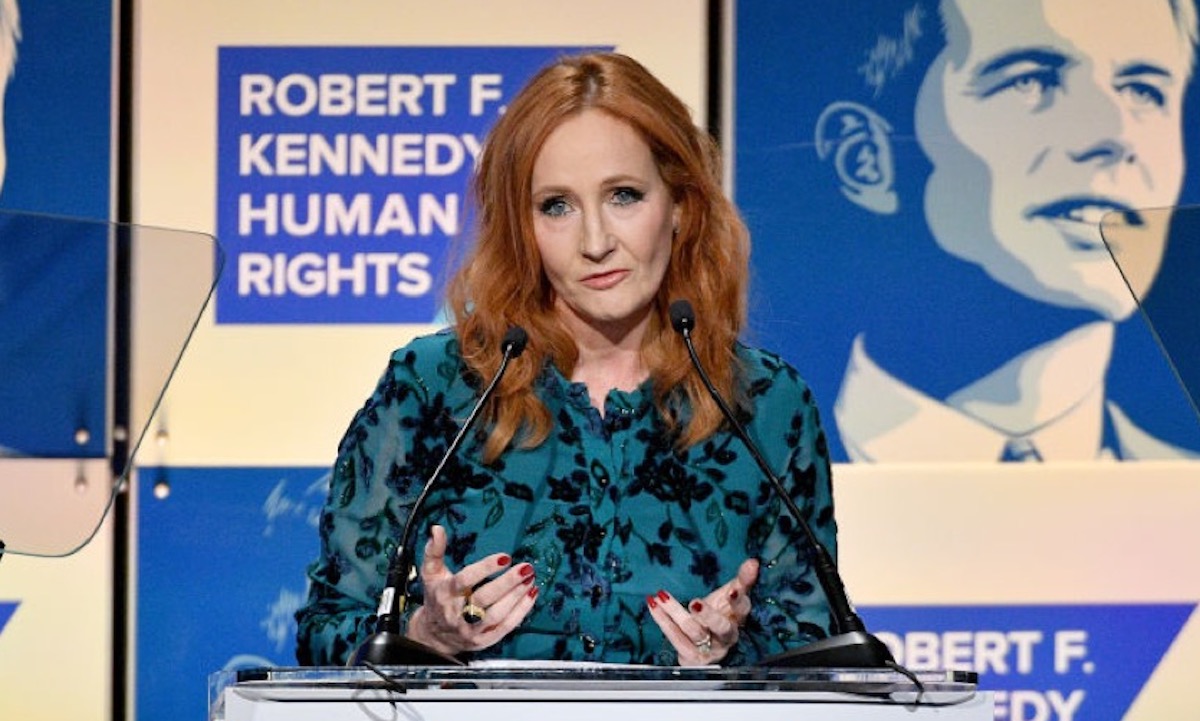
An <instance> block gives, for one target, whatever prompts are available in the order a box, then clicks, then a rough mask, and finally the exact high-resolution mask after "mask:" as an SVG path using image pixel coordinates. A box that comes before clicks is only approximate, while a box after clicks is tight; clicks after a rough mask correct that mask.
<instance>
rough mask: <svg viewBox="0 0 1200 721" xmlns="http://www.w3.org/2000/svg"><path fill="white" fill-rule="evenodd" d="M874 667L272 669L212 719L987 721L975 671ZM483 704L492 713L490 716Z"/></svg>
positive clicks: (240, 679)
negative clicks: (912, 672)
mask: <svg viewBox="0 0 1200 721" xmlns="http://www.w3.org/2000/svg"><path fill="white" fill-rule="evenodd" d="M916 676H917V678H918V679H919V680H920V682H921V684H922V685H923V687H924V688H923V690H922V691H920V692H918V691H917V689H916V687H915V686H914V684H913V682H912V681H911V680H910V679H908V678H907V677H905V676H904V675H902V674H900V673H898V672H894V671H890V670H886V669H880V670H874V669H868V670H863V669H768V668H755V667H746V668H731V669H723V668H715V667H708V668H678V667H642V666H609V665H564V664H549V663H547V664H538V665H524V666H515V665H514V666H473V667H465V668H456V667H415V666H403V667H385V668H378V672H376V671H373V670H370V669H366V668H267V669H250V670H235V671H222V672H218V673H215V674H213V675H212V676H211V677H210V683H209V721H251V720H253V721H316V720H317V719H320V721H350V720H351V719H354V720H356V721H366V720H368V719H371V720H378V719H425V720H428V721H451V720H457V719H463V720H466V719H470V721H479V719H481V718H492V719H495V718H503V719H507V718H520V719H522V720H523V721H540V720H541V719H547V720H548V719H555V720H558V719H563V718H570V719H572V720H573V721H579V720H587V719H597V720H600V719H603V720H604V721H612V719H614V718H621V719H622V721H634V720H635V719H648V720H653V721H661V720H662V719H673V718H687V719H688V721H706V720H707V719H729V718H748V717H749V715H751V714H752V715H753V717H754V719H755V721H775V720H776V719H779V720H782V719H788V720H789V721H804V720H805V719H822V720H823V721H837V720H839V719H846V720H849V719H854V720H855V721H886V720H887V719H907V720H909V721H912V720H913V719H917V720H919V719H950V720H960V719H961V720H962V721H992V720H993V714H994V699H993V695H992V693H991V692H984V691H979V690H978V688H977V677H976V674H974V673H973V672H965V671H936V672H932V671H931V672H919V673H917V674H916ZM481 704H488V708H487V710H486V711H485V709H484V708H482V707H481Z"/></svg>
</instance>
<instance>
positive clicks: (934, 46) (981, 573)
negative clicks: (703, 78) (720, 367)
mask: <svg viewBox="0 0 1200 721" xmlns="http://www.w3.org/2000/svg"><path fill="white" fill-rule="evenodd" d="M735 18H736V23H735V27H736V31H735V41H736V42H735V45H734V48H733V55H732V58H733V64H734V67H735V72H734V78H735V85H734V99H735V101H734V104H733V107H732V112H731V116H732V118H733V128H734V132H733V139H734V144H733V148H732V155H733V157H734V159H735V160H734V195H735V198H736V200H737V202H738V203H739V205H740V207H741V208H742V209H743V211H744V212H745V215H746V219H747V222H748V224H749V226H750V230H751V233H752V236H753V257H752V266H753V271H754V281H755V285H754V293H753V299H752V307H751V324H752V326H753V333H752V339H753V340H755V341H757V342H759V343H761V344H763V345H766V346H768V347H772V348H775V349H777V350H779V351H780V352H781V353H782V354H783V355H784V356H785V357H786V358H787V359H788V360H790V361H791V362H793V363H794V364H795V365H796V366H797V367H798V368H799V369H800V372H801V374H802V375H804V376H805V377H806V378H807V379H808V380H809V381H810V382H811V383H812V385H813V387H814V389H815V392H816V394H817V397H818V399H819V400H820V402H821V408H822V416H823V420H824V422H825V426H826V429H827V431H828V433H829V435H830V446H831V449H832V451H833V453H834V456H835V459H836V460H837V461H839V464H838V465H837V466H836V469H835V476H836V480H835V487H836V493H837V502H838V508H837V512H838V516H839V521H840V525H841V530H842V535H841V538H842V542H843V546H842V550H843V554H844V555H843V560H844V562H845V564H846V566H845V567H846V572H847V574H848V576H849V584H848V585H849V587H850V590H851V592H852V593H853V594H854V595H855V598H856V599H857V600H858V601H859V602H860V603H862V604H864V605H866V606H867V608H866V609H865V611H864V616H865V617H866V619H867V620H868V622H869V623H873V624H876V625H878V627H879V628H881V629H884V630H886V637H887V638H888V640H889V641H890V642H892V643H893V644H894V645H896V646H897V650H898V651H901V652H903V654H902V655H904V656H905V657H906V658H907V660H908V661H910V662H911V661H914V660H916V661H919V662H920V663H926V662H933V663H935V664H937V665H958V664H959V663H962V664H965V665H968V666H974V667H975V668H977V670H979V671H980V672H981V673H983V674H984V684H985V685H987V686H990V687H992V688H996V689H1000V690H1003V691H1004V692H1005V694H1004V695H1003V696H1002V703H1001V705H1000V708H999V709H998V713H997V717H998V718H1007V719H1015V718H1022V719H1034V718H1037V719H1067V718H1086V719H1122V718H1124V719H1156V718H1186V717H1187V716H1189V715H1191V714H1192V713H1193V712H1192V711H1191V706H1192V704H1191V702H1190V698H1191V693H1192V689H1191V688H1190V683H1189V682H1188V681H1186V680H1185V679H1186V678H1188V676H1189V672H1194V669H1195V666H1194V665H1192V664H1194V663H1195V659H1196V658H1197V655H1200V645H1198V641H1197V632H1196V624H1195V621H1194V620H1192V618H1193V616H1194V613H1193V610H1194V608H1195V605H1196V603H1197V599H1198V597H1200V596H1198V594H1200V589H1198V588H1197V587H1196V585H1195V581H1196V574H1195V573H1191V572H1189V571H1187V570H1185V569H1187V568H1189V567H1190V566H1189V562H1188V561H1187V560H1186V558H1185V557H1184V554H1185V553H1186V552H1185V551H1183V550H1182V549H1184V548H1190V547H1191V546H1192V545H1193V544H1194V542H1195V541H1194V539H1193V538H1191V534H1192V532H1191V531H1188V530H1187V529H1188V526H1189V524H1190V523H1191V521H1190V520H1187V519H1190V518H1195V517H1196V515H1195V514H1196V512H1197V511H1198V510H1200V498H1198V495H1197V494H1198V493H1200V485H1198V484H1197V481H1196V465H1195V460H1193V459H1194V458H1195V457H1196V452H1197V451H1198V450H1200V422H1198V421H1197V417H1196V414H1195V411H1194V409H1193V407H1192V406H1191V404H1190V403H1189V402H1188V399H1187V396H1186V395H1185V394H1184V392H1183V390H1182V388H1181V387H1180V385H1179V383H1178V382H1177V379H1176V378H1175V377H1174V376H1173V374H1172V371H1171V367H1170V364H1169V363H1168V361H1167V359H1166V356H1164V354H1163V352H1162V349H1161V348H1160V347H1159V346H1158V345H1157V344H1156V342H1155V338H1154V335H1153V333H1152V332H1151V330H1150V327H1149V326H1148V325H1147V323H1146V319H1145V318H1144V317H1143V316H1142V315H1140V314H1139V313H1138V308H1137V303H1136V302H1135V296H1134V293H1133V292H1132V291H1131V288H1130V287H1128V286H1127V285H1126V283H1125V281H1124V279H1123V278H1122V277H1121V274H1120V273H1119V272H1118V270H1117V266H1116V265H1115V264H1114V263H1113V259H1112V256H1111V255H1110V253H1109V250H1108V248H1106V247H1105V245H1104V243H1103V240H1102V237H1101V235H1100V223H1101V220H1104V221H1105V222H1106V223H1113V224H1115V225H1117V226H1119V227H1120V228H1121V229H1122V231H1123V233H1124V234H1125V237H1127V238H1133V239H1135V241H1136V243H1137V244H1138V245H1139V247H1141V248H1142V249H1147V248H1148V249H1150V251H1151V252H1150V253H1149V255H1150V256H1151V257H1152V258H1153V259H1154V260H1155V261H1157V262H1160V263H1161V266H1160V267H1161V269H1162V271H1161V273H1160V274H1159V277H1157V278H1155V277H1154V275H1155V274H1154V273H1150V274H1148V276H1147V277H1145V278H1143V279H1141V280H1142V282H1141V283H1140V284H1135V285H1136V287H1135V290H1136V292H1137V293H1138V295H1139V296H1149V297H1150V298H1151V299H1157V300H1156V302H1154V303H1153V304H1152V306H1151V307H1153V308H1154V309H1155V310H1154V313H1155V318H1156V319H1158V318H1160V317H1164V316H1163V315H1161V314H1165V317H1168V318H1172V319H1188V318H1190V319H1191V324H1192V325H1193V326H1194V325H1195V319H1196V309H1195V303H1194V293H1191V294H1188V293H1178V292H1177V288H1178V285H1177V283H1179V282H1180V280H1181V279H1183V280H1184V281H1185V282H1188V283H1190V282H1191V281H1190V279H1191V278H1194V277H1195V276H1196V274H1197V270H1198V269H1197V267H1196V264H1195V262H1194V261H1193V259H1192V256H1194V255H1195V254H1194V252H1190V248H1189V246H1191V245H1193V244H1194V243H1193V241H1194V238H1192V237H1189V236H1190V235H1194V233H1190V234H1189V233H1188V232H1187V228H1186V227H1183V226H1182V224H1180V223H1171V222H1165V220H1167V219H1169V216H1167V215H1165V214H1159V213H1150V212H1146V209H1149V208H1159V207H1164V206H1172V205H1175V204H1179V203H1195V202H1196V200H1197V199H1198V197H1200V194H1198V193H1197V188H1198V187H1200V186H1198V185H1197V179H1198V178H1200V173H1198V172H1197V170H1198V168H1200V164H1198V163H1197V162H1196V160H1197V147H1198V143H1197V141H1198V140H1200V137H1196V135H1197V134H1196V131H1197V129H1200V112H1197V106H1196V102H1197V98H1198V97H1200V92H1197V91H1196V89H1195V88H1194V84H1195V83H1194V77H1193V72H1192V60H1193V57H1194V53H1195V47H1194V40H1195V22H1196V20H1195V7H1194V3H1193V2H1191V0H1187V1H1186V2H1182V3H1168V2H1165V1H1162V2H1158V1H1157V0H1155V1H1152V2H1142V1H1140V0H1139V1H1137V2H1133V1H1129V2H1124V1H1120V0H1114V1H1113V2H1106V3H1101V4H1096V3H1072V2H1062V1H1060V0H1021V1H1020V2H1005V3H987V2H974V1H973V0H948V1H946V2H934V1H933V0H910V1H908V2H901V3H881V2H872V1H870V0H863V1H859V0H811V1H809V2H803V3H796V2H786V1H784V0H778V1H771V0H767V1H761V2H750V1H747V2H740V3H736V5H735ZM1116 252H1117V254H1118V257H1121V249H1120V248H1119V247H1118V248H1116ZM1185 287H1188V288H1190V287H1192V286H1191V285H1186V286H1185ZM1167 299H1175V301H1174V303H1173V304H1172V303H1171V302H1169V301H1168V300H1167ZM1197 350H1200V348H1195V347H1194V346H1193V347H1191V348H1189V347H1184V348H1181V349H1176V351H1177V352H1179V353H1181V354H1184V355H1185V356H1187V355H1194V354H1196V352H1197ZM1010 441H1013V442H1011V443H1010ZM1021 456H1024V457H1025V458H1029V459H1033V460H1038V459H1040V460H1044V461H1046V463H1030V464H1012V463H1000V461H1001V460H1015V459H1017V458H1018V457H1021ZM1118 461H1121V462H1118ZM1023 644H1024V645H1023ZM1192 675H1194V673H1193V674H1192Z"/></svg>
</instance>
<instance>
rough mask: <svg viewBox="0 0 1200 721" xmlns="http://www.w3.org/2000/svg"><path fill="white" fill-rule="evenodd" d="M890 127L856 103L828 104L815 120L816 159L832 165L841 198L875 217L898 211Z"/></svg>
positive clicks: (871, 111)
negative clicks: (844, 197) (842, 196)
mask: <svg viewBox="0 0 1200 721" xmlns="http://www.w3.org/2000/svg"><path fill="white" fill-rule="evenodd" d="M891 133H892V126H891V124H890V123H888V121H887V120H885V119H884V118H883V117H882V116H880V115H879V114H878V113H876V112H875V111H874V110H872V109H871V108H868V107H867V106H865V105H859V104H858V103H852V102H848V101H839V102H835V103H831V104H830V105H828V106H827V107H826V108H825V109H824V110H823V111H821V116H820V117H819V118H817V126H816V129H815V130H814V133H813V134H814V140H815V143H816V149H817V157H818V158H820V159H821V160H822V161H830V162H831V163H832V164H833V171H834V175H835V177H836V179H837V183H838V187H839V189H840V190H841V191H842V195H844V196H846V199H847V200H849V201H850V202H852V203H854V204H855V205H858V206H859V207H861V208H863V209H865V210H869V211H871V212H872V213H877V214H879V215H892V214H893V213H895V212H896V210H897V209H898V208H899V205H900V201H899V198H898V196H897V195H896V189H895V187H894V183H895V180H896V167H895V163H894V162H893V160H892V139H891Z"/></svg>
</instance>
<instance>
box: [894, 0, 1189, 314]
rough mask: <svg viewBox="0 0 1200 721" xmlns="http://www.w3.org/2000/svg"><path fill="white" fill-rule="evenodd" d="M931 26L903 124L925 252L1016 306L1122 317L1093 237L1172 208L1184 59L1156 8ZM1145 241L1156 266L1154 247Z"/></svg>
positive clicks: (1115, 283) (1181, 43)
mask: <svg viewBox="0 0 1200 721" xmlns="http://www.w3.org/2000/svg"><path fill="white" fill-rule="evenodd" d="M942 14H943V19H944V21H945V27H946V47H945V49H944V50H943V51H942V53H941V54H940V55H939V56H938V57H937V59H936V60H935V61H934V63H933V65H932V66H931V67H930V69H929V72H928V74H927V75H926V77H925V80H924V82H923V84H922V87H921V90H920V94H919V96H918V98H917V111H916V128H917V137H918V140H919V142H920V143H921V147H922V149H923V150H924V152H925V153H926V155H928V157H929V158H930V160H931V162H932V164H933V172H932V174H931V176H930V179H929V182H928V185H927V186H926V191H925V212H926V216H927V218H928V222H929V225H930V228H931V229H932V231H933V234H934V237H935V238H936V240H937V243H938V244H939V245H940V246H941V247H942V248H943V249H944V250H946V251H947V252H949V253H951V254H952V255H955V256H957V257H959V258H962V259H964V260H966V261H969V262H972V263H976V264H978V265H979V266H981V267H982V268H983V269H984V270H985V271H986V272H987V273H988V275H990V276H991V277H992V278H993V279H995V280H996V281H998V282H1000V283H1003V284H1004V285H1006V286H1008V287H1009V288H1012V289H1013V290H1015V291H1017V292H1019V293H1021V294H1023V295H1025V296H1027V297H1029V298H1032V299H1035V300H1039V301H1043V302H1046V303H1050V304H1054V305H1057V306H1061V307H1066V308H1082V309H1091V310H1094V311H1095V312H1097V313H1098V314H1099V315H1100V316H1102V317H1105V318H1111V319H1121V318H1124V317H1126V316H1128V315H1129V313H1131V312H1132V310H1133V309H1134V303H1133V299H1132V297H1131V296H1130V293H1129V291H1128V289H1127V288H1126V287H1125V285H1124V283H1123V281H1122V280H1121V277H1120V275H1119V273H1118V272H1117V271H1116V269H1115V268H1114V267H1113V264H1112V259H1111V257H1110V256H1109V254H1108V251H1107V249H1106V248H1105V246H1104V243H1103V241H1102V240H1101V237H1100V232H1099V226H1100V221H1101V218H1102V217H1104V216H1105V215H1106V214H1107V213H1111V212H1114V211H1116V212H1119V213H1123V214H1124V217H1126V218H1128V219H1129V220H1130V221H1131V222H1132V223H1134V224H1135V225H1136V224H1137V223H1138V222H1139V220H1140V219H1141V218H1142V216H1141V215H1140V214H1138V213H1136V212H1135V211H1136V210H1138V209H1146V208H1160V207H1165V206H1170V205H1172V204H1173V203H1174V202H1175V201H1176V199H1177V197H1178V195H1179V190H1180V186H1181V184H1182V182H1183V137H1182V127H1181V121H1182V106H1183V90H1184V85H1185V82H1186V80H1187V77H1188V75H1189V69H1190V63H1191V48H1190V45H1189V43H1188V41H1187V40H1186V36H1185V34H1183V33H1182V32H1181V31H1180V29H1179V26H1178V25H1177V21H1176V19H1175V17H1174V15H1173V14H1172V11H1171V8H1170V4H1169V3H1168V2H1166V0H1154V1H1148V0H1005V2H1002V3H1001V2H995V1H994V0H946V2H944V3H943V7H942ZM1110 217H1112V216H1110ZM1144 235H1145V236H1147V237H1146V238H1144V242H1148V243H1153V244H1156V251H1155V252H1156V253H1157V255H1158V256H1161V254H1162V251H1163V249H1164V246H1165V232H1163V231H1161V229H1159V228H1158V227H1157V226H1156V227H1155V229H1154V230H1153V231H1150V230H1147V232H1146V233H1144Z"/></svg>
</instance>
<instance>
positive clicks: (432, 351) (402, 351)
mask: <svg viewBox="0 0 1200 721" xmlns="http://www.w3.org/2000/svg"><path fill="white" fill-rule="evenodd" d="M391 367H392V372H393V373H398V372H399V373H406V374H411V375H412V376H414V377H416V378H419V379H432V378H442V379H444V380H450V379H452V378H456V377H458V376H459V375H460V373H461V368H462V353H461V351H460V350H459V345H458V336H457V335H456V334H455V333H454V330H453V329H452V328H443V329H441V330H438V331H436V332H434V333H428V334H426V335H420V336H417V337H416V338H413V339H412V340H410V341H409V342H408V343H405V344H404V345H402V346H400V347H399V348H397V349H396V350H394V351H392V358H391Z"/></svg>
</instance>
